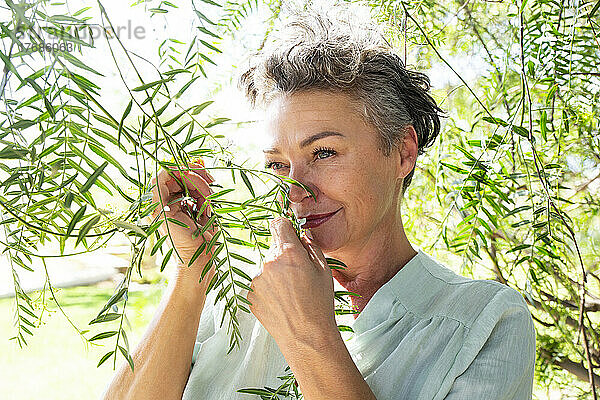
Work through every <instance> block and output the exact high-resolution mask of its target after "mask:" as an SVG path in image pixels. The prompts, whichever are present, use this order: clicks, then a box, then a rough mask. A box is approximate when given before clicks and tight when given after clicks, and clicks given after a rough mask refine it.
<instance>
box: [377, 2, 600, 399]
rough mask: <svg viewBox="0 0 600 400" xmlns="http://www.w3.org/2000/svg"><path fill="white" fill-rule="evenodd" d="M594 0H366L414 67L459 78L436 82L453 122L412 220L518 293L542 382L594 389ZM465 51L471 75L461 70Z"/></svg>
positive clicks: (599, 148)
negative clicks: (528, 313)
mask: <svg viewBox="0 0 600 400" xmlns="http://www.w3.org/2000/svg"><path fill="white" fill-rule="evenodd" d="M599 5H600V3H598V2H597V1H594V2H586V1H580V2H568V1H567V2H564V1H563V2H560V1H546V0H539V1H538V0H536V1H533V0H532V1H529V2H528V1H526V0H525V1H523V2H521V1H513V2H468V1H467V2H465V1H460V0H459V1H436V2H433V1H421V2H384V3H383V4H382V3H376V4H371V6H372V7H373V9H375V10H376V11H377V12H378V14H379V16H380V19H381V21H382V22H388V23H389V26H391V29H390V40H392V41H393V42H394V43H396V44H397V46H398V47H399V48H400V49H408V51H407V53H405V54H406V55H408V62H409V63H410V62H411V60H415V61H416V63H417V64H418V66H420V67H430V66H431V67H433V68H434V69H437V70H438V71H440V70H441V71H443V73H446V74H448V76H449V80H451V79H450V78H454V80H455V81H458V83H457V84H452V83H449V84H447V86H446V87H445V88H443V90H438V95H439V97H440V98H443V106H444V108H445V109H446V110H447V112H448V113H447V119H446V125H445V129H444V131H443V134H442V135H441V137H440V138H439V141H438V143H437V144H436V145H435V146H434V147H433V148H431V149H430V150H429V154H428V156H427V157H425V158H424V159H423V160H422V162H421V163H420V166H419V167H418V168H419V170H420V172H421V174H420V177H419V178H418V179H417V182H415V183H413V185H412V188H411V189H410V190H409V191H408V198H407V199H406V202H405V204H406V206H405V210H407V211H405V213H406V214H407V215H408V217H407V218H406V219H407V220H408V221H409V222H408V228H407V229H408V230H409V232H412V235H414V236H415V238H414V241H415V242H417V243H421V245H422V246H425V247H427V248H429V249H434V248H437V249H444V250H447V251H448V252H449V253H451V254H452V256H451V259H452V260H458V261H459V263H461V264H462V267H461V270H462V271H463V272H464V273H471V274H472V275H473V276H477V277H485V278H490V277H491V278H493V279H495V280H497V281H499V282H502V283H504V284H507V285H509V286H511V287H513V288H515V289H517V290H519V291H520V292H521V293H523V295H524V297H525V298H526V300H527V302H528V303H529V304H530V306H531V310H532V314H533V318H534V320H535V322H536V330H537V343H538V357H537V367H536V370H537V371H536V372H537V380H538V382H539V383H540V384H542V385H544V386H546V385H549V384H550V383H551V382H552V381H553V380H556V383H559V382H558V379H560V378H559V377H562V376H563V374H561V372H560V370H561V369H564V370H565V371H568V372H570V373H571V374H573V375H574V376H576V377H577V378H579V379H581V380H589V381H590V382H591V379H594V381H595V384H596V385H600V382H599V381H600V379H599V377H598V376H597V375H594V376H590V375H589V374H588V372H590V371H591V368H590V365H591V366H593V367H595V368H597V367H598V365H599V364H600V341H599V340H600V338H599V337H598V334H597V332H598V327H599V326H598V323H599V321H598V318H597V315H596V313H597V312H598V311H600V308H599V307H598V306H599V305H600V290H599V285H598V284H599V283H600V278H599V276H598V274H597V272H596V271H597V269H598V266H599V264H598V240H599V239H600V231H599V229H598V227H599V226H600V224H599V223H598V221H599V220H600V215H599V210H600V208H599V205H600V188H599V185H598V183H599V182H598V179H599V178H600V135H599V132H598V116H599V102H598V100H599V97H600V74H599V73H598V59H599V56H600V39H599V37H598V32H599V17H598V12H597V11H598V6H599ZM464 54H468V55H470V64H469V67H471V68H475V69H476V70H477V73H475V74H474V73H470V74H469V75H470V77H466V75H467V73H469V72H471V71H468V70H466V69H465V68H463V69H462V70H461V69H460V67H457V66H456V65H457V64H460V62H459V61H460V60H459V57H463V56H464ZM406 55H405V56H406ZM427 193H433V194H434V195H433V196H431V195H429V196H428V195H427ZM432 225H433V227H434V228H432ZM425 227H426V228H425ZM422 229H427V230H428V231H430V232H431V231H434V232H439V235H436V236H435V237H431V238H423V237H419V236H418V232H419V231H421V230H422ZM490 272H491V274H490ZM571 380H572V378H571ZM563 385H564V386H566V385H565V384H564V383H562V384H561V386H563ZM578 387H579V389H580V393H579V394H578V397H585V396H586V395H589V394H590V392H591V391H592V390H591V387H589V386H588V388H587V389H584V388H585V386H583V385H578ZM586 393H587V394H586ZM592 396H593V397H594V398H596V394H595V391H594V393H592Z"/></svg>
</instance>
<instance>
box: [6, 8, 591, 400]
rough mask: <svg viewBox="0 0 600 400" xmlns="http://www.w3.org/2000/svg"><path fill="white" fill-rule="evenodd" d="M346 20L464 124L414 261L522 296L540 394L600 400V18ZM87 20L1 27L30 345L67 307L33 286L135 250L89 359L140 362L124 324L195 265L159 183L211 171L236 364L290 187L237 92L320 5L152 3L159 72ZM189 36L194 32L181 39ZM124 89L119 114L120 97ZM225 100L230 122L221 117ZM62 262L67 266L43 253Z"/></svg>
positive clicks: (9, 195)
mask: <svg viewBox="0 0 600 400" xmlns="http://www.w3.org/2000/svg"><path fill="white" fill-rule="evenodd" d="M88 3H89V4H88ZM338 3H343V4H345V7H354V6H361V7H360V10H361V12H362V11H365V10H367V11H368V12H370V13H371V15H372V16H373V18H374V19H376V20H377V21H378V23H379V24H380V25H381V27H382V29H383V30H384V31H385V34H386V36H387V38H388V40H389V41H390V42H391V43H392V44H394V46H395V47H396V48H397V51H398V54H400V55H401V56H402V57H404V60H405V62H406V63H407V64H408V65H410V66H412V67H413V68H416V69H419V70H422V71H425V72H427V73H428V74H429V75H430V76H431V78H432V84H433V93H434V96H435V97H436V99H437V100H438V101H439V103H440V104H441V106H442V108H444V110H446V113H447V115H446V118H445V120H444V129H443V131H442V134H441V135H440V138H439V139H438V141H437V142H436V144H435V145H434V146H433V147H432V148H430V149H429V150H428V152H427V154H426V155H425V156H423V157H422V158H421V159H420V160H419V161H418V171H417V173H416V174H415V178H414V180H413V183H412V184H411V186H410V189H409V190H408V191H407V193H406V200H405V206H404V214H405V215H404V221H406V224H405V225H406V229H407V232H408V233H409V235H410V239H411V241H413V243H416V244H417V245H418V246H420V247H421V248H423V249H424V250H425V251H427V252H429V253H431V254H433V255H435V256H436V257H437V258H438V259H440V260H442V261H444V262H445V263H446V265H448V266H449V267H450V268H453V269H455V270H456V272H459V273H461V274H463V275H466V276H470V277H473V278H478V279H495V280H497V281H499V282H501V283H503V284H506V285H509V286H511V287H513V288H515V289H516V290H518V291H519V292H521V293H522V294H523V296H524V298H525V299H526V300H527V302H528V303H529V305H530V310H531V312H532V315H533V318H534V320H535V322H536V330H537V343H538V357H537V363H536V384H537V386H538V388H550V387H553V388H557V389H558V391H559V393H560V396H561V397H563V398H596V393H595V390H594V387H598V386H599V385H600V377H598V376H597V375H595V374H596V373H597V372H598V369H597V368H598V366H599V365H600V338H599V337H598V333H597V332H598V322H599V321H598V312H600V286H599V284H600V277H599V275H598V271H597V270H598V267H599V266H600V261H599V260H600V258H599V257H598V256H599V254H598V249H599V246H598V243H599V241H600V216H599V213H600V135H599V132H598V116H599V102H598V100H599V95H600V72H599V69H598V64H599V63H598V59H599V56H600V39H599V38H598V33H599V32H600V10H599V8H600V2H599V1H585V0H580V1H558V0H546V1H544V0H529V1H527V0H523V1H521V0H516V1H462V0H459V1H449V0H443V1H419V2H408V1H404V2H403V1H394V2H391V1H379V2H364V1H363V2H338ZM77 5H78V6H79V5H81V7H77V8H73V7H74V5H73V4H66V3H50V2H46V1H27V2H20V3H13V2H12V1H11V0H8V1H7V2H6V7H3V8H2V14H0V15H2V17H1V18H0V28H1V29H2V44H3V46H2V49H0V57H1V58H2V61H3V64H4V70H3V74H2V82H1V86H0V97H1V99H2V103H3V106H4V107H3V108H2V110H1V111H0V113H1V115H2V117H0V129H1V132H0V140H1V141H2V144H1V147H2V148H0V169H2V172H0V174H1V175H0V180H1V184H0V207H1V208H2V220H1V221H0V223H1V224H2V234H1V235H0V238H1V240H2V249H3V251H4V253H5V254H6V256H7V260H8V262H9V265H7V268H10V270H11V276H12V277H13V280H14V287H15V293H16V295H15V297H14V310H15V314H16V318H15V321H16V323H15V335H14V340H15V342H16V343H18V344H19V345H24V344H25V343H26V340H27V337H28V336H29V335H31V334H32V333H33V332H32V331H34V329H35V327H37V326H40V324H41V320H42V317H43V313H42V312H41V310H43V309H44V306H43V304H40V302H41V303H43V302H44V301H48V300H49V299H52V298H53V297H54V292H53V291H52V286H51V280H50V279H49V277H48V274H47V272H46V278H47V284H48V289H49V291H50V296H49V297H48V298H46V297H41V298H38V299H36V298H33V297H32V296H30V295H28V294H27V293H26V291H25V290H23V289H22V288H21V287H20V285H19V273H20V272H22V271H24V270H28V269H40V270H41V272H42V273H44V267H45V265H46V263H45V261H46V259H48V258H49V257H55V256H59V255H68V254H74V253H81V252H92V251H94V250H95V249H99V248H102V247H103V246H105V245H106V244H107V243H108V244H110V240H111V238H112V237H113V236H114V235H117V234H119V235H123V236H125V237H126V238H127V239H128V241H129V243H130V245H131V250H132V257H131V265H130V267H129V268H127V269H126V273H125V275H124V277H123V280H122V281H121V282H120V283H119V285H118V286H117V288H116V289H115V291H114V294H113V296H112V297H111V298H110V299H108V301H107V302H106V303H105V304H104V305H103V306H102V308H101V312H100V313H99V314H97V315H96V313H95V314H94V315H93V316H92V317H91V318H90V319H92V321H91V322H93V323H92V324H91V325H90V326H89V327H86V328H85V329H83V328H82V327H79V326H77V327H76V328H75V329H77V331H78V332H79V333H80V334H81V336H82V338H83V339H84V340H85V341H86V342H88V343H95V342H96V341H101V340H105V339H109V340H113V343H114V345H112V349H111V350H110V351H108V352H107V353H105V356H103V357H102V358H101V360H100V361H101V362H105V361H107V360H112V361H113V364H114V363H116V361H117V357H124V358H126V359H128V358H129V356H128V349H129V344H128V340H127V335H126V329H125V327H124V325H123V322H124V320H125V319H126V315H127V314H126V311H125V307H126V305H127V300H128V291H129V285H130V282H131V279H132V276H135V274H138V275H142V274H143V271H142V269H141V267H140V265H141V264H140V263H141V261H142V259H143V257H142V255H143V254H144V248H145V247H148V248H149V249H150V252H151V253H153V254H157V255H158V258H159V260H158V263H159V265H160V267H162V268H164V267H165V266H166V265H167V263H168V262H169V259H170V258H171V257H172V258H173V259H175V258H176V256H177V255H176V254H173V250H172V249H171V248H170V246H169V239H168V237H161V236H160V235H158V234H157V228H158V226H159V225H160V224H161V223H163V222H164V220H161V219H157V220H154V221H152V220H149V218H148V214H149V212H150V211H151V209H152V205H151V204H150V202H149V197H148V189H149V181H150V179H151V177H152V175H153V174H155V173H156V172H157V171H158V170H159V169H160V168H165V167H169V166H170V167H175V166H177V167H179V168H185V166H186V165H187V162H188V161H189V160H190V158H191V157H196V156H202V157H203V158H204V160H205V162H206V165H207V168H209V169H210V170H211V172H215V173H221V175H220V176H219V178H218V179H217V181H218V182H219V183H220V184H221V185H222V186H221V187H217V188H215V191H217V192H219V194H220V195H219V196H216V197H215V198H214V199H211V203H212V205H213V207H215V208H216V209H217V210H219V211H218V212H217V213H216V219H215V223H218V224H220V227H221V228H222V231H223V234H222V235H221V237H218V238H217V239H216V240H217V241H218V242H219V243H220V244H222V246H220V247H221V248H222V252H221V253H220V255H218V257H216V258H215V260H213V262H214V264H215V265H216V266H217V267H218V268H219V271H220V273H219V274H217V278H216V280H215V281H214V285H213V286H214V287H215V288H216V290H215V292H218V297H219V298H222V300H223V301H224V302H225V303H226V307H225V309H224V310H225V311H224V312H226V315H225V314H224V318H225V317H227V318H225V319H224V320H225V321H226V323H228V324H229V328H230V330H231V332H232V336H231V345H232V347H234V346H235V344H236V341H237V340H240V339H241V338H240V337H239V336H237V335H236V333H235V332H236V329H235V328H236V322H235V321H236V320H235V317H234V316H235V313H236V312H238V311H242V312H243V310H244V308H245V305H244V302H243V300H242V297H243V296H240V295H239V293H240V291H241V290H243V289H244V287H245V285H247V284H248V282H249V279H248V277H247V276H245V275H246V272H244V271H247V269H246V268H247V267H251V265H252V264H251V263H252V262H254V261H253V260H255V261H256V262H259V261H260V257H262V255H261V251H262V249H264V248H266V247H268V245H267V242H268V235H269V233H268V229H266V227H267V225H266V222H267V220H268V219H269V218H270V217H271V216H272V215H273V214H274V213H276V212H280V211H281V210H278V209H276V206H275V203H274V198H275V195H276V192H277V190H278V188H280V187H281V183H282V182H281V181H278V180H277V179H276V178H275V177H273V176H269V175H268V174H267V173H266V172H265V171H261V170H260V168H258V169H257V168H256V165H258V164H257V163H258V160H259V158H258V156H257V154H256V153H255V152H254V150H256V149H257V148H256V147H254V146H253V144H251V143H249V142H248V141H244V139H243V137H244V136H245V137H246V138H247V137H253V135H254V137H258V136H256V135H258V132H256V129H255V128H254V125H253V124H251V123H250V124H249V123H247V122H249V120H250V122H251V121H252V118H253V115H252V114H248V113H247V110H246V109H245V108H244V107H243V106H242V105H241V103H242V100H241V99H240V98H239V97H237V98H236V99H235V100H233V103H232V96H241V94H239V93H234V94H231V87H232V86H234V84H235V82H234V80H235V79H234V78H235V72H236V66H237V65H238V63H240V62H242V60H243V59H244V58H245V57H246V56H247V55H248V54H249V53H251V52H253V51H256V50H257V49H259V48H261V47H262V45H263V44H264V42H265V41H266V40H269V33H270V31H271V30H272V27H273V24H274V23H275V22H276V21H277V20H279V19H285V18H286V16H287V14H288V11H289V10H290V9H293V8H297V7H304V6H307V4H306V3H305V2H297V4H291V3H288V2H286V3H285V4H282V3H281V2H277V1H273V0H270V1H265V2H258V0H257V1H255V2H254V1H250V2H245V1H243V2H232V1H227V2H222V1H219V0H215V1H212V0H204V1H200V0H196V1H191V2H190V3H185V4H184V3H179V2H167V1H161V2H158V1H152V2H137V3H135V4H133V5H132V6H131V7H134V8H138V9H141V10H142V11H143V13H144V14H145V15H148V16H149V17H150V18H151V21H154V22H152V23H153V24H155V25H154V26H157V24H156V21H160V22H159V23H158V25H160V24H164V25H163V26H159V29H158V30H159V33H158V36H159V37H160V40H159V41H158V42H157V43H156V45H155V46H153V47H152V48H151V51H150V52H151V54H149V53H148V54H147V53H142V52H139V51H138V52H136V51H134V50H131V49H130V47H134V46H135V43H133V42H127V40H126V39H127V38H126V37H125V36H126V35H125V33H126V30H121V29H120V28H119V27H118V26H115V25H112V24H111V18H112V15H114V14H111V13H116V10H115V8H114V7H113V8H108V5H106V6H107V8H108V11H107V10H106V9H104V7H103V5H102V3H100V2H98V3H91V2H81V3H77ZM119 7H124V6H122V5H120V6H119ZM175 25H177V26H179V27H181V26H185V28H184V29H183V30H179V31H176V32H175V33H173V32H171V31H169V29H170V28H171V27H173V26H175ZM161 29H162V30H161ZM134 39H135V38H134ZM99 54H101V55H102V57H101V58H98V55H99ZM99 60H101V61H102V62H98V61H99ZM115 82H117V83H115ZM110 85H118V88H119V89H118V90H119V91H118V96H115V94H114V93H112V92H111V93H109V94H106V93H105V91H103V88H105V87H106V86H110ZM199 93H201V95H202V96H204V97H203V98H200V97H201V96H200V95H199ZM223 94H226V96H225V97H224V98H225V99H226V100H225V101H224V102H223V103H225V104H226V106H224V107H222V108H221V109H219V113H220V115H213V116H212V117H210V118H209V117H205V115H207V114H206V113H207V112H208V111H209V110H210V108H208V107H218V104H219V100H218V98H219V96H223ZM213 101H214V102H215V103H214V104H213ZM221 101H222V100H221ZM236 102H237V103H236ZM231 104H239V106H238V108H236V109H232V107H231ZM228 138H229V139H230V140H229V141H228V140H227V139H228ZM241 158H246V160H245V161H244V162H240V161H239V160H240V159H241ZM229 176H230V179H231V180H230V181H227V182H226V181H225V180H224V179H225V178H229ZM269 180H274V181H275V183H276V184H275V185H269ZM224 188H227V189H224ZM221 189H224V190H221ZM232 189H233V190H232ZM423 232H425V234H424V233H423ZM48 243H50V244H52V245H53V246H54V247H52V248H53V251H52V252H46V253H41V250H39V251H38V248H39V249H42V248H44V249H45V247H44V246H46V245H47V244H48ZM44 251H46V250H44ZM162 268H161V269H162ZM54 300H56V299H54ZM97 311H100V310H97ZM74 325H75V324H74ZM98 325H101V326H109V327H110V328H104V329H100V330H98V329H97V328H96V326H98ZM88 330H91V331H93V332H92V333H89V332H88ZM536 393H537V394H538V396H540V398H543V392H542V391H539V390H538V391H537V392H536Z"/></svg>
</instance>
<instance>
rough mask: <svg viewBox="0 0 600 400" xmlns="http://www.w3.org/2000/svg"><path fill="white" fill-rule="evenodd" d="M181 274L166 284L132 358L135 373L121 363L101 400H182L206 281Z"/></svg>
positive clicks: (203, 300) (127, 365) (202, 305)
mask: <svg viewBox="0 0 600 400" xmlns="http://www.w3.org/2000/svg"><path fill="white" fill-rule="evenodd" d="M180 268H185V267H180ZM181 271H182V272H181V273H179V274H178V276H177V277H176V279H174V280H172V281H171V282H170V283H169V286H168V288H167V291H166V293H165V294H164V296H163V298H162V299H161V302H160V304H159V306H158V310H157V311H156V314H155V316H154V319H153V320H152V322H151V323H150V326H149V327H148V329H147V331H146V334H145V335H144V337H143V338H142V340H141V342H140V343H139V345H138V346H137V348H136V349H135V351H134V352H133V354H132V358H133V363H134V372H132V371H131V368H130V367H129V364H128V363H123V365H121V367H120V368H119V370H118V371H117V373H116V375H115V376H114V378H113V380H112V382H111V383H110V385H109V387H108V388H107V390H106V392H105V393H104V396H103V397H102V398H103V399H104V400H113V399H114V400H117V399H118V400H129V399H161V400H170V399H178V400H180V399H181V396H182V394H183V390H184V388H185V385H186V383H187V380H188V377H189V374H190V366H191V361H192V352H193V350H194V343H195V339H196V333H197V331H198V324H199V322H200V315H201V313H202V308H203V307H204V302H205V300H206V296H205V294H204V293H205V290H206V287H205V286H206V284H205V282H206V280H203V281H202V283H200V284H199V283H198V282H197V280H193V279H186V278H187V277H185V276H184V275H185V271H184V270H181Z"/></svg>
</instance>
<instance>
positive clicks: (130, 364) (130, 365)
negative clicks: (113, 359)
mask: <svg viewBox="0 0 600 400" xmlns="http://www.w3.org/2000/svg"><path fill="white" fill-rule="evenodd" d="M119 350H121V354H123V357H125V359H126V360H127V362H128V363H129V367H130V368H131V371H132V372H133V359H132V358H131V356H130V355H129V352H128V351H127V349H125V348H124V347H123V346H119Z"/></svg>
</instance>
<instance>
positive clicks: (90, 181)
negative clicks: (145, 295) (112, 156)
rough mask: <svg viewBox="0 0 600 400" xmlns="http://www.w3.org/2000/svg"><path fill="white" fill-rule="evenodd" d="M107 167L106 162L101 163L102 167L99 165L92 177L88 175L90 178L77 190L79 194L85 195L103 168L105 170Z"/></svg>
mask: <svg viewBox="0 0 600 400" xmlns="http://www.w3.org/2000/svg"><path fill="white" fill-rule="evenodd" d="M107 165H108V162H106V161H104V162H103V163H102V165H100V166H99V167H98V168H97V169H96V170H95V171H94V173H93V174H92V175H90V177H89V178H88V180H87V181H86V182H85V183H84V184H83V186H81V189H79V193H85V192H87V191H88V190H89V189H90V188H91V187H92V185H93V184H94V183H95V182H96V179H98V177H99V176H100V175H101V174H102V172H103V171H104V168H106V166H107Z"/></svg>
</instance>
